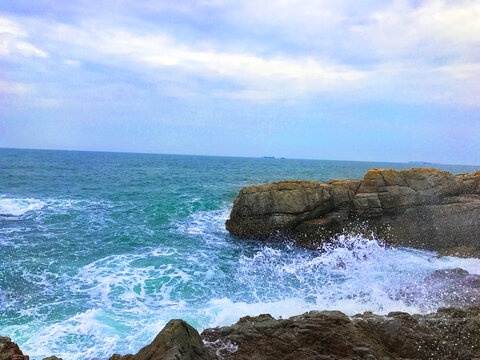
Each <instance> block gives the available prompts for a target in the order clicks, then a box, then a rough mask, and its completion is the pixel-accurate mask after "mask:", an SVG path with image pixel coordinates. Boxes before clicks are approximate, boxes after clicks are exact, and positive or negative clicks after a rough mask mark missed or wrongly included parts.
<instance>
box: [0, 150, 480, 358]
mask: <svg viewBox="0 0 480 360" xmlns="http://www.w3.org/2000/svg"><path fill="white" fill-rule="evenodd" d="M371 167H389V168H395V169H404V168H409V167H411V165H409V164H398V163H390V164H389V163H368V162H343V161H313V160H311V161H310V160H289V159H286V160H281V159H253V158H228V157H203V156H176V155H150V154H121V153H95V152H66V151H39V150H7V149H3V150H0V259H1V262H0V335H3V336H9V337H12V338H13V340H14V341H16V342H17V343H19V345H20V346H21V348H22V349H23V350H24V352H25V353H27V354H30V355H31V358H33V359H35V360H36V359H41V358H42V357H45V356H47V355H57V356H61V357H63V358H64V359H65V360H68V359H90V358H106V357H108V356H109V355H111V354H112V353H114V352H118V353H132V352H136V351H138V349H139V348H140V347H142V346H144V345H145V344H147V343H148V342H150V341H151V340H152V339H153V337H154V336H155V335H156V333H158V331H160V330H161V328H162V327H163V326H164V325H165V324H166V322H167V321H168V320H169V319H171V318H183V319H185V320H187V321H188V322H189V323H190V324H192V325H193V326H195V327H196V328H197V329H198V330H202V329H203V328H206V327H211V326H217V325H227V324H231V323H233V322H235V321H237V320H238V319H239V318H240V317H241V316H244V315H247V314H249V315H256V314H260V313H266V312H268V313H271V314H273V315H274V316H290V315H295V314H299V313H302V312H304V311H307V310H310V309H339V310H342V311H344V312H347V313H349V314H354V313H357V312H361V311H365V310H371V311H375V312H380V313H386V312H388V311H391V310H404V311H410V312H425V311H430V310H435V309H436V308H437V307H438V306H441V305H442V304H441V303H440V302H439V301H438V300H436V299H432V298H431V297H429V295H428V293H427V292H425V290H424V289H419V295H418V297H417V298H416V299H415V300H412V299H407V298H403V297H402V295H401V294H402V290H404V289H405V288H414V287H415V286H416V285H417V284H418V283H419V282H420V281H421V279H423V278H424V277H425V276H427V275H429V274H430V273H432V272H433V271H435V270H436V269H443V268H448V267H456V266H460V267H463V268H464V269H466V270H469V271H471V272H474V273H480V262H479V261H478V260H474V259H456V258H442V259H438V258H436V257H435V253H431V252H426V251H418V250H413V249H388V248H385V247H383V246H382V245H381V243H379V242H377V241H374V240H367V239H363V238H355V237H351V236H348V235H347V236H345V237H343V238H341V239H340V240H339V241H338V242H337V243H336V244H334V245H332V246H329V247H327V248H325V249H323V251H307V250H302V249H298V248H295V247H291V246H289V245H285V244H261V243H258V242H253V241H247V240H241V239H236V238H233V237H231V236H230V235H229V234H228V233H227V232H226V231H225V230H224V222H225V220H226V219H227V217H228V214H229V211H230V209H231V206H232V202H233V200H234V198H235V196H236V194H237V193H238V191H239V190H240V188H241V187H242V186H245V185H250V184H256V183H266V182H271V181H277V180H285V179H308V180H318V181H326V180H330V179H332V178H361V177H362V176H363V174H364V173H365V172H366V171H367V170H368V169H369V168H371ZM435 167H438V168H441V169H444V170H449V171H452V172H454V173H458V172H471V171H476V170H478V169H477V168H474V167H468V166H446V165H443V166H440V165H436V166H435ZM340 263H341V264H342V266H339V264H340Z"/></svg>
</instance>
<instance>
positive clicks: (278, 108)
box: [0, 0, 480, 165]
mask: <svg viewBox="0 0 480 360" xmlns="http://www.w3.org/2000/svg"><path fill="white" fill-rule="evenodd" d="M479 19H480V1H478V0H473V1H467V0H455V1H451V0H450V1H448V0H427V1H419V0H411V1H405V0H364V1H362V2H361V5H359V2H358V1H356V0H271V1H266V0H232V1H228V0H209V1H206V0H205V1H204V0H199V1H181V0H180V1H179V0H175V1H173V0H172V1H169V0H164V1H162V0H160V1H148V0H146V1H138V0H123V1H120V0H117V1H113V0H103V1H102V0H95V1H91V0H78V1H75V0H70V1H46V0H31V1H26V0H15V1H11V0H0V147H15V148H41V149H70V150H98V151H125V152H153V153H172V154H200V155H225V156H254V157H255V156H267V155H268V156H271V155H275V156H278V157H281V156H283V157H287V158H308V159H332V160H341V159H343V160H366V161H375V160H378V161H400V162H404V161H428V162H437V163H452V164H473V165H475V164H477V165H478V164H480V20H479Z"/></svg>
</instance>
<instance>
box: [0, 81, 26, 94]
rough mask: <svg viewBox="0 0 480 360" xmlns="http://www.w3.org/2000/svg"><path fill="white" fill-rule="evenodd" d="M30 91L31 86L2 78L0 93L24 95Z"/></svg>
mask: <svg viewBox="0 0 480 360" xmlns="http://www.w3.org/2000/svg"><path fill="white" fill-rule="evenodd" d="M28 91H29V86H28V85H26V84H22V83H17V82H9V81H3V80H0V94H10V95H24V94H26V93H27V92H28Z"/></svg>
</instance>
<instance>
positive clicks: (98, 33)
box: [51, 25, 368, 100]
mask: <svg viewBox="0 0 480 360" xmlns="http://www.w3.org/2000/svg"><path fill="white" fill-rule="evenodd" d="M92 29H96V30H92ZM51 33H52V34H55V35H54V36H55V40H56V41H60V42H62V41H64V39H72V40H69V41H68V44H65V45H66V46H72V45H73V46H74V47H75V48H76V49H81V51H79V52H78V54H82V53H83V54H85V53H89V54H93V55H91V56H92V59H95V61H100V62H103V63H105V64H116V65H117V66H127V67H128V66H130V67H131V64H137V71H138V70H139V69H140V71H145V67H147V68H148V69H150V71H160V72H172V71H178V72H181V73H182V74H187V75H188V76H191V77H201V78H204V79H207V80H210V81H212V82H218V81H228V82H230V87H232V86H233V87H236V88H239V92H238V94H239V96H238V98H245V99H246V98H249V99H251V97H248V96H247V97H245V96H244V94H246V93H249V92H250V93H251V94H253V93H255V92H256V93H260V92H262V91H263V92H264V94H262V95H261V98H262V99H267V98H270V100H274V99H278V98H284V97H286V96H287V97H290V96H302V95H305V94H308V93H312V92H318V91H334V90H338V89H343V88H345V87H346V86H349V85H350V84H355V83H358V82H361V81H364V80H365V79H366V78H367V77H368V72H366V71H360V70H356V69H354V68H351V67H349V66H345V65H342V64H334V63H331V62H328V61H320V60H317V59H315V58H313V57H310V56H297V57H291V56H287V55H283V56H259V55H256V54H252V53H240V52H238V53H237V52H225V51H222V50H221V49H216V48H215V47H214V46H211V45H210V46H205V47H206V48H207V49H205V48H202V47H194V46H191V45H187V44H183V43H178V42H177V41H175V40H174V39H172V38H171V37H170V36H168V35H167V34H164V33H157V34H154V35H153V34H148V35H145V34H135V33H132V32H129V31H127V30H125V29H116V28H102V29H99V27H98V26H85V27H81V28H78V27H73V26H67V25H59V26H57V27H56V28H55V29H53V30H52V31H51ZM100 54H101V55H102V56H99V55H100ZM66 61H68V60H66ZM129 64H130V65H129ZM138 65H140V66H141V67H140V68H138ZM215 93H216V94H217V95H218V94H226V92H222V91H217V92H215ZM228 93H229V94H230V95H232V94H233V93H234V91H233V92H232V90H231V89H230V90H229V92H228ZM230 95H229V97H230Z"/></svg>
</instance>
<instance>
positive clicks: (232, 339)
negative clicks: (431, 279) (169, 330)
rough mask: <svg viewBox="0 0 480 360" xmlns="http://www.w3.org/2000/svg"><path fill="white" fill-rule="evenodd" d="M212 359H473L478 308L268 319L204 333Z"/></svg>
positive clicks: (479, 347)
mask: <svg viewBox="0 0 480 360" xmlns="http://www.w3.org/2000/svg"><path fill="white" fill-rule="evenodd" d="M202 337H203V338H204V339H205V340H206V341H207V344H208V347H209V349H210V351H211V356H212V358H213V359H215V358H217V359H224V360H230V359H232V360H233V359H235V360H247V359H248V360H257V359H258V360H260V359H262V360H278V359H285V360H296V359H305V360H314V359H315V360H327V359H329V360H333V359H337V360H338V359H350V360H360V359H369V360H375V359H377V360H380V359H382V360H387V359H389V360H393V359H423V360H440V359H444V360H447V359H448V360H455V359H458V360H460V359H462V360H474V359H479V358H480V308H479V307H471V308H467V309H464V310H462V309H458V308H443V309H440V310H439V311H438V312H437V313H434V314H429V315H413V316H412V315H409V314H407V313H402V312H393V313H389V314H388V315H386V316H379V315H374V314H372V313H368V312H367V313H364V314H361V315H356V316H354V317H348V316H346V315H345V314H343V313H341V312H339V311H322V312H309V313H306V314H303V315H300V316H294V317H291V318H289V319H279V320H276V319H274V318H272V317H271V316H270V315H260V316H257V317H248V316H247V317H245V318H242V319H241V320H240V321H239V322H238V323H236V324H234V325H232V326H228V327H221V328H215V329H207V330H205V331H204V332H203V333H202Z"/></svg>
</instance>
